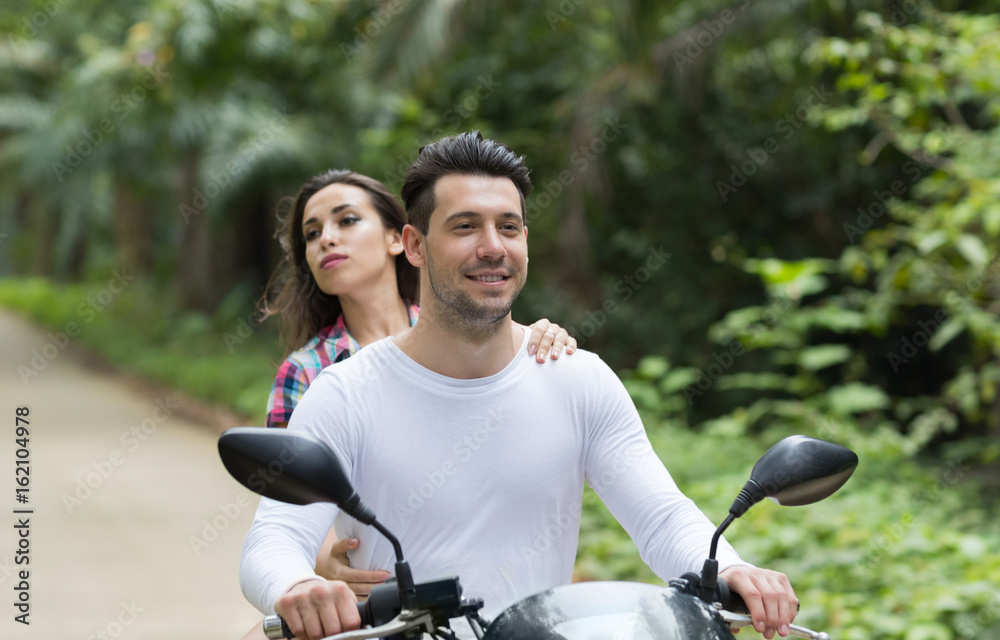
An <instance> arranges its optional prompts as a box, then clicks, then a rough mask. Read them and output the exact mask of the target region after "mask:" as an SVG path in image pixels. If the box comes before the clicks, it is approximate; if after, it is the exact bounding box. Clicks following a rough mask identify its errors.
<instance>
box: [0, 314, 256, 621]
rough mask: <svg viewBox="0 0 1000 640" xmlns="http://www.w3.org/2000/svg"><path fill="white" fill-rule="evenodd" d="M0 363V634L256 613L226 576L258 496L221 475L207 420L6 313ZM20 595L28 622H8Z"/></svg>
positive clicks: (0, 325) (233, 574)
mask: <svg viewBox="0 0 1000 640" xmlns="http://www.w3.org/2000/svg"><path fill="white" fill-rule="evenodd" d="M58 341H59V340H58V339H57V342H58ZM46 345H49V346H46ZM0 362H2V363H3V377H2V379H0V400H2V401H0V459H2V462H0V514H3V515H0V638H4V639H8V640H9V639H16V638H29V639H32V640H90V639H94V640H106V639H112V640H117V639H119V638H120V639H122V640H178V639H184V640H199V639H202V638H204V639H209V638H211V639H220V638H239V637H240V636H241V635H242V633H243V632H245V631H246V630H247V629H249V628H250V627H251V625H252V624H253V623H254V621H255V620H259V618H260V615H259V614H258V613H257V612H256V610H255V609H253V607H251V606H250V605H249V604H247V602H246V601H245V600H244V599H243V596H242V594H241V593H240V589H239V585H238V583H237V571H238V563H239V553H240V545H241V543H242V540H243V535H244V534H245V533H246V530H247V528H248V527H249V524H250V520H251V519H252V517H253V512H254V509H255V508H256V505H257V499H256V496H254V495H253V494H251V493H250V492H249V491H247V490H245V489H243V488H242V487H240V486H239V485H238V484H236V482H235V481H233V480H232V479H230V478H229V476H228V475H227V474H226V472H225V470H224V469H223V467H222V465H221V463H220V462H219V459H218V454H217V452H216V449H215V442H216V433H215V432H214V431H213V430H212V429H211V428H208V427H207V426H206V425H203V424H197V423H194V422H191V421H189V420H187V419H185V418H184V417H183V416H182V415H181V412H180V411H178V409H177V405H178V402H177V399H176V398H173V397H171V395H170V394H169V393H163V394H150V393H141V392H138V391H135V390H132V389H131V388H130V387H129V386H128V385H125V384H123V383H122V382H121V380H120V379H115V378H113V377H109V376H106V375H101V374H97V373H95V372H94V371H92V370H90V369H88V368H86V367H84V366H83V365H82V364H80V363H79V362H77V361H75V360H74V359H73V358H72V357H70V356H69V355H67V353H66V352H65V351H64V350H61V349H60V348H59V347H58V345H56V344H51V343H50V340H49V338H48V336H47V332H46V331H43V330H39V329H37V328H34V327H32V326H31V325H29V324H28V323H26V322H25V321H23V320H21V319H20V318H18V317H16V316H14V315H11V314H9V313H7V312H4V311H0ZM34 374H37V375H34ZM19 407H26V408H27V410H28V415H27V416H25V419H26V420H27V421H28V424H27V427H28V431H29V435H28V436H27V437H28V439H29V440H28V442H26V443H25V442H22V443H20V444H19V443H18V442H17V434H16V431H15V430H16V426H17V425H16V422H17V411H18V408H19ZM21 413H24V411H22V412H21ZM22 426H23V425H22ZM23 444H27V445H28V446H27V450H28V451H30V453H27V454H26V453H25V452H23V451H22V452H20V453H19V451H18V449H19V448H21V445H23ZM18 455H22V456H25V455H26V456H27V457H26V458H22V459H27V460H28V461H29V463H28V464H27V465H23V464H22V465H21V466H22V467H24V466H30V476H29V482H30V484H29V485H28V491H27V492H22V493H21V494H20V495H22V496H26V497H27V499H28V502H27V503H19V502H17V496H18V494H17V492H16V489H17V488H18V485H17V479H16V478H17V477H23V475H22V476H18V475H17V474H18V472H17V471H16V470H15V467H16V462H15V461H16V460H17V459H18V458H17V456H18ZM15 510H30V511H31V512H30V513H15ZM19 551H21V552H22V553H21V555H18V552H19ZM25 558H27V559H28V562H29V564H17V562H18V561H19V560H20V561H21V562H24V559H25ZM21 571H28V572H30V573H29V574H28V575H27V579H26V580H22V574H20V573H19V572H21ZM19 587H22V588H19ZM23 587H27V588H26V589H25V588H23ZM21 594H25V595H24V596H22V595H21ZM23 598H27V604H28V606H29V607H30V613H29V614H28V617H27V618H26V619H27V620H28V621H30V625H27V626H26V625H24V624H21V623H20V622H17V621H16V619H15V617H16V616H19V615H21V614H22V611H21V610H19V608H18V607H17V606H15V605H16V604H17V603H18V602H19V599H23Z"/></svg>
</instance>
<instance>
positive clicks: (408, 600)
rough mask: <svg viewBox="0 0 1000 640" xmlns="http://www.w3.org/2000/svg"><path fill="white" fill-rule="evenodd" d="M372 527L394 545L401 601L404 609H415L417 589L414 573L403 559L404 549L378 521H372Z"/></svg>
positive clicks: (397, 582)
mask: <svg viewBox="0 0 1000 640" xmlns="http://www.w3.org/2000/svg"><path fill="white" fill-rule="evenodd" d="M371 525H372V526H373V527H375V528H376V529H377V530H378V531H379V532H380V533H381V534H382V535H384V536H385V537H386V538H388V540H389V542H391V543H392V549H393V551H394V552H395V553H396V586H397V587H399V600H400V603H401V604H402V605H403V608H404V609H410V608H412V607H413V603H414V600H415V599H416V597H417V589H416V587H415V586H414V585H413V573H412V572H411V571H410V564H409V563H408V562H407V561H406V560H404V559H403V547H402V546H400V544H399V540H398V539H397V538H396V536H394V535H392V533H391V532H390V531H389V530H388V529H386V528H385V527H384V526H382V523H381V522H379V521H378V520H372V523H371Z"/></svg>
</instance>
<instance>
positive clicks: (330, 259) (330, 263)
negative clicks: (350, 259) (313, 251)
mask: <svg viewBox="0 0 1000 640" xmlns="http://www.w3.org/2000/svg"><path fill="white" fill-rule="evenodd" d="M344 260H347V256H345V255H341V254H339V253H331V254H330V255H328V256H327V257H325V258H323V259H322V260H321V261H320V263H319V268H320V269H327V268H333V267H336V266H337V265H338V264H340V263H341V262H343V261H344Z"/></svg>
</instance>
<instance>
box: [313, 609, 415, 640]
mask: <svg viewBox="0 0 1000 640" xmlns="http://www.w3.org/2000/svg"><path fill="white" fill-rule="evenodd" d="M412 629H420V630H422V631H424V632H425V633H432V632H433V631H434V618H433V617H432V616H431V614H430V612H428V611H405V610H404V611H400V612H399V615H398V616H396V617H395V618H393V619H392V620H390V621H389V622H386V623H385V624H382V625H379V626H377V627H369V628H367V629H357V630H356V631H345V632H343V633H337V634H334V635H332V636H327V637H326V638H323V640H369V639H370V638H384V637H385V636H391V635H394V634H397V633H402V632H404V631H410V630H412Z"/></svg>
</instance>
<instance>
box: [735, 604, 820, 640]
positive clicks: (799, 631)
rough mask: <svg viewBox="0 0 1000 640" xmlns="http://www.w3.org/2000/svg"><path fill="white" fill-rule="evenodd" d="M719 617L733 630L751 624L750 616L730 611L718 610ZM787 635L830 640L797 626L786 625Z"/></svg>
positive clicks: (816, 632) (817, 632)
mask: <svg viewBox="0 0 1000 640" xmlns="http://www.w3.org/2000/svg"><path fill="white" fill-rule="evenodd" d="M719 615H721V616H722V620H723V621H724V622H725V623H726V624H728V625H729V626H731V627H734V628H739V627H746V626H748V625H750V624H752V623H753V620H751V619H750V616H748V615H746V614H743V613H733V612H732V611H726V610H725V609H719ZM788 635H790V636H795V637H796V638H807V639H808V640H830V634H829V633H827V632H825V631H813V630H812V629H806V628H805V627H800V626H799V625H797V624H792V625H788Z"/></svg>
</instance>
